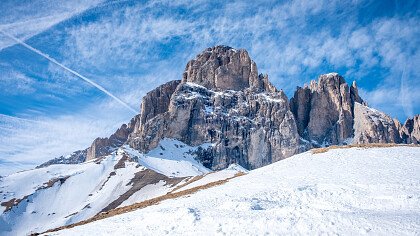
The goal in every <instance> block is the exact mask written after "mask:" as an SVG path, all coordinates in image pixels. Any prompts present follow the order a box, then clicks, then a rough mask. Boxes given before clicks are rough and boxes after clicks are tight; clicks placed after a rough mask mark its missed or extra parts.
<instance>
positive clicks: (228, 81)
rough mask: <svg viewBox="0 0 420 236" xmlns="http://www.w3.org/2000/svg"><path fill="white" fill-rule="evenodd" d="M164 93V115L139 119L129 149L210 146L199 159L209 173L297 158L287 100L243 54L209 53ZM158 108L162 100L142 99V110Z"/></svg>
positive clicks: (219, 48) (189, 66) (220, 48)
mask: <svg viewBox="0 0 420 236" xmlns="http://www.w3.org/2000/svg"><path fill="white" fill-rule="evenodd" d="M157 89H159V90H160V88H157ZM166 92H167V93H166V95H165V97H170V101H169V106H168V108H167V111H166V112H163V113H151V112H149V113H148V114H147V115H141V117H145V116H147V118H146V119H141V122H140V125H138V126H135V127H136V129H135V130H134V132H133V133H132V134H131V135H130V137H129V140H128V142H129V144H130V145H131V146H132V147H134V148H136V149H138V150H140V151H143V152H147V151H148V150H150V149H152V148H155V147H156V146H157V145H158V144H159V142H160V140H162V139H163V138H174V139H177V140H180V141H182V142H184V143H186V144H188V145H192V146H197V145H200V144H203V143H211V144H212V145H211V146H210V147H209V148H208V149H206V150H200V151H199V152H198V153H197V158H198V159H199V160H200V161H201V162H202V163H203V164H204V165H205V166H206V167H209V168H211V169H223V168H225V167H227V166H228V165H229V164H231V163H238V164H240V165H242V166H243V167H246V168H249V169H253V168H258V167H261V166H264V165H267V164H270V163H272V162H274V161H278V160H281V159H284V158H286V157H289V156H291V155H293V154H295V153H298V152H299V148H300V146H299V142H300V140H299V135H298V133H297V128H296V122H295V119H294V117H293V114H292V112H291V111H290V109H289V103H288V99H287V97H286V95H285V94H284V92H283V91H279V90H277V89H276V88H275V87H274V86H273V85H272V84H270V83H269V81H268V77H267V76H263V75H258V71H257V67H256V64H255V62H253V61H252V60H251V59H250V58H249V55H248V52H247V51H246V50H243V49H241V50H236V49H233V48H230V47H226V46H217V47H213V48H209V49H207V50H206V51H204V52H202V53H201V54H199V55H198V56H197V57H196V58H195V59H193V60H191V61H190V62H189V63H188V64H187V67H186V70H185V73H184V77H183V79H182V81H181V83H180V84H179V85H177V88H176V89H175V90H174V91H173V90H168V91H166ZM151 93H154V92H151ZM151 93H149V94H151ZM150 102H152V104H147V103H150ZM153 103H154V104H153ZM159 106H166V100H165V102H164V103H159V102H158V101H157V100H156V99H155V100H154V99H149V98H148V95H146V97H145V99H143V104H142V107H159ZM151 114H152V115H151Z"/></svg>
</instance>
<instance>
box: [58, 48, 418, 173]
mask: <svg viewBox="0 0 420 236" xmlns="http://www.w3.org/2000/svg"><path fill="white" fill-rule="evenodd" d="M419 120H420V118H419V115H417V116H416V117H414V118H413V119H408V120H407V121H406V122H405V124H404V125H401V123H399V122H398V121H397V120H393V119H391V118H390V117H389V116H387V115H386V114H384V113H382V112H379V111H377V110H374V109H371V108H369V107H368V106H367V104H366V102H365V101H363V99H362V98H361V97H360V96H359V93H358V88H357V86H356V83H355V82H353V83H352V85H351V86H349V85H348V84H347V83H346V81H345V80H344V78H343V77H342V76H340V75H338V74H337V73H329V74H324V75H321V76H319V78H318V81H314V80H313V81H311V82H310V85H309V86H308V85H305V86H304V87H298V88H297V90H296V91H295V93H294V96H293V97H292V98H291V99H290V102H289V100H288V98H287V97H286V95H285V93H284V92H283V91H282V90H278V89H277V88H275V87H274V86H273V85H272V84H271V83H270V82H269V80H268V76H267V75H262V74H259V73H258V69H257V65H256V63H255V62H254V61H253V60H251V58H250V57H249V55H248V52H247V51H246V50H244V49H240V50H236V49H233V48H231V47H227V46H216V47H212V48H208V49H206V50H205V51H203V52H202V53H200V54H199V55H197V56H196V58H194V59H192V60H191V61H189V62H188V63H187V66H186V68H185V71H184V73H183V76H182V80H175V81H170V82H167V83H165V84H163V85H161V86H159V87H157V88H156V89H154V90H152V91H150V92H149V93H147V94H146V95H145V96H144V97H143V99H142V102H141V107H140V114H139V115H137V116H135V117H134V118H133V119H132V120H131V121H130V122H129V123H128V124H127V125H123V126H121V128H119V129H118V130H117V131H116V132H115V133H114V134H113V135H111V136H110V137H109V138H97V139H96V140H95V141H94V142H93V143H92V145H91V146H90V147H89V148H87V149H86V150H83V151H80V153H78V154H77V155H76V154H75V155H74V158H70V159H72V160H73V161H69V163H70V162H71V163H72V162H75V161H80V160H92V159H95V158H98V157H102V156H105V155H108V154H110V153H111V152H113V151H114V150H116V149H117V148H118V147H120V146H122V145H124V144H127V145H129V146H130V147H132V148H134V149H136V150H138V151H140V152H141V153H148V152H149V151H150V150H152V149H155V148H157V147H161V148H162V150H163V147H162V145H161V142H162V140H164V139H176V140H178V141H180V142H183V143H184V145H188V146H195V147H197V148H196V149H195V151H194V153H191V154H193V155H194V156H195V158H196V159H197V160H198V161H200V162H201V163H202V164H203V165H204V166H205V167H207V168H210V169H213V170H218V169H223V168H226V167H227V166H229V164H232V163H237V164H239V165H241V166H243V167H245V168H247V169H254V168H258V167H261V166H264V165H267V164H270V163H273V162H275V161H278V160H281V159H284V158H287V157H289V156H291V155H293V154H296V153H299V152H303V151H306V150H308V149H310V148H313V147H319V146H328V145H343V144H350V143H419V142H420V121H419ZM74 160H75V161H74ZM56 162H63V160H61V159H57V161H56ZM51 163H53V162H51Z"/></svg>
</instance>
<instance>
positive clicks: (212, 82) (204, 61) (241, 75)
mask: <svg viewBox="0 0 420 236" xmlns="http://www.w3.org/2000/svg"><path fill="white" fill-rule="evenodd" d="M264 78H266V76H265V77H264V76H259V75H258V70H257V65H256V64H255V62H254V61H252V60H251V58H250V57H249V55H248V52H247V51H246V50H244V49H239V50H236V49H233V48H231V47H228V46H216V47H212V48H208V49H207V50H205V51H204V52H202V53H201V54H199V55H197V57H196V58H195V59H193V60H191V61H189V62H188V64H187V66H186V68H185V72H184V75H183V79H182V82H183V83H186V82H192V83H196V84H199V85H202V86H204V87H206V88H208V89H212V90H215V91H223V90H237V91H240V90H243V89H246V88H249V87H252V88H253V89H254V90H255V91H263V90H268V91H270V90H269V89H275V88H274V87H273V86H272V85H271V84H270V83H269V82H268V80H267V79H264Z"/></svg>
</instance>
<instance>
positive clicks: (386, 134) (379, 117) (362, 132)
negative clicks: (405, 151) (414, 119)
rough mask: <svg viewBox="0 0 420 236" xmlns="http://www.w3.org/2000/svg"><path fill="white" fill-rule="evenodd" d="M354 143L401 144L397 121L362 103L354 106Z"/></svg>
mask: <svg viewBox="0 0 420 236" xmlns="http://www.w3.org/2000/svg"><path fill="white" fill-rule="evenodd" d="M353 142H354V143H359V144H360V143H400V142H401V139H400V134H399V130H398V127H397V126H396V124H395V121H394V120H393V119H392V118H391V117H389V116H387V115H386V114H385V113H383V112H380V111H377V110H375V109H372V108H369V107H367V106H365V105H362V104H360V103H355V106H354V140H353Z"/></svg>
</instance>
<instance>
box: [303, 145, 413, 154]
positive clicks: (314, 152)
mask: <svg viewBox="0 0 420 236" xmlns="http://www.w3.org/2000/svg"><path fill="white" fill-rule="evenodd" d="M405 146H407V147H420V145H416V144H396V143H366V144H350V145H343V146H338V145H332V146H329V147H322V148H314V149H312V150H311V151H312V153H313V154H318V153H324V152H327V151H329V150H332V149H346V148H354V147H357V148H383V147H405Z"/></svg>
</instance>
